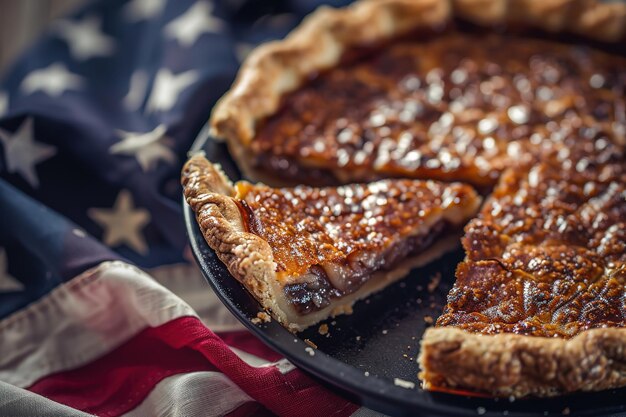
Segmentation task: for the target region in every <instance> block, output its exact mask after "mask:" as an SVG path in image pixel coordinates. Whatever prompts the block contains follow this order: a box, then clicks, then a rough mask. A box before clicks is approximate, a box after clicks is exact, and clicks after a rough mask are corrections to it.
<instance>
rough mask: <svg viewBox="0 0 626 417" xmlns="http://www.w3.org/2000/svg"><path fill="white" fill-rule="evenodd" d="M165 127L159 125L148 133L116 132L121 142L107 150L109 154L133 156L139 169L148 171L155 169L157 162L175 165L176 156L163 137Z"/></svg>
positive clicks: (169, 142)
mask: <svg viewBox="0 0 626 417" xmlns="http://www.w3.org/2000/svg"><path fill="white" fill-rule="evenodd" d="M166 130H167V127H166V126H165V125H159V126H157V127H156V128H155V129H154V130H152V131H150V132H145V133H140V132H125V131H123V130H118V131H117V132H118V134H119V135H120V136H121V137H122V138H123V139H122V141H121V142H118V143H116V144H115V145H113V146H111V147H110V148H109V153H111V154H122V155H135V158H137V162H139V165H140V166H141V169H143V170H144V172H145V171H149V170H152V169H155V168H156V166H157V164H158V162H159V161H161V160H162V161H166V162H169V163H171V164H174V163H176V161H177V160H178V158H177V157H176V154H175V153H174V152H173V151H172V150H171V149H170V148H168V147H167V146H166V144H171V143H172V140H171V138H169V137H168V136H166V135H165V132H166Z"/></svg>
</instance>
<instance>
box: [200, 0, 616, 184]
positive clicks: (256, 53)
mask: <svg viewBox="0 0 626 417" xmlns="http://www.w3.org/2000/svg"><path fill="white" fill-rule="evenodd" d="M453 18H461V19H463V20H466V21H468V22H470V23H472V24H475V25H478V26H483V27H501V26H503V25H505V24H511V25H512V26H514V27H525V26H527V27H532V28H536V29H539V30H542V31H546V32H549V33H572V34H575V35H581V36H584V37H587V38H589V39H593V40H598V41H603V42H616V41H619V40H622V39H624V38H626V3H621V2H613V3H606V2H600V1H597V0H538V1H537V0H519V1H515V2H510V1H506V0H361V1H359V2H356V3H354V4H352V5H350V6H348V7H345V8H342V9H334V8H330V7H321V8H319V9H318V10H317V11H315V12H314V13H312V14H311V15H310V16H308V17H307V18H306V19H305V20H304V21H303V22H302V23H301V24H300V25H299V26H298V27H297V28H296V29H295V30H293V31H292V32H291V33H290V34H289V35H288V36H287V37H286V38H285V39H283V40H280V41H274V42H268V43H266V44H263V45H261V46H259V47H257V48H256V49H255V50H253V51H252V52H251V53H250V55H249V56H248V57H247V59H246V60H245V62H244V63H243V65H242V66H241V69H240V70H239V73H238V75H237V78H236V79H235V81H234V83H233V85H232V86H231V88H230V89H229V91H228V92H227V93H226V94H225V95H224V96H223V97H222V98H221V99H220V100H219V101H218V103H217V104H216V105H215V107H214V108H213V111H212V114H211V118H210V126H211V133H212V135H213V136H214V137H215V138H216V139H225V140H226V141H227V144H228V147H229V150H230V152H231V154H232V155H233V157H234V158H235V160H236V161H237V163H238V166H239V167H240V168H241V169H242V170H243V172H244V174H245V175H246V177H248V178H250V179H254V180H258V181H266V182H271V183H274V184H280V183H288V182H285V179H284V178H283V179H281V178H277V176H272V174H271V173H269V172H266V171H264V170H262V169H259V168H257V167H255V166H253V165H252V164H251V162H250V161H252V160H254V159H253V158H252V156H253V155H252V154H251V151H250V149H249V144H250V143H251V141H252V140H253V139H254V136H255V134H256V128H257V124H258V123H259V122H260V121H262V120H264V119H266V118H267V117H269V116H271V115H273V114H274V113H275V112H276V111H277V110H278V109H279V107H280V104H281V99H282V97H283V96H284V95H286V94H287V93H289V92H292V91H294V90H296V89H297V88H299V87H300V86H302V85H303V84H305V83H306V82H307V80H308V78H309V77H310V76H311V75H312V74H315V73H317V72H320V71H324V70H327V69H329V68H332V67H334V66H336V65H337V64H339V63H340V62H341V60H342V58H343V55H344V53H345V52H346V51H348V50H350V48H353V47H362V46H368V45H377V44H380V43H381V42H385V41H387V40H390V39H393V38H395V37H399V36H402V35H404V34H407V33H410V32H411V31H415V30H418V29H421V28H424V29H434V30H438V29H440V28H442V27H445V25H446V24H447V23H448V22H449V21H451V20H452V19H453Z"/></svg>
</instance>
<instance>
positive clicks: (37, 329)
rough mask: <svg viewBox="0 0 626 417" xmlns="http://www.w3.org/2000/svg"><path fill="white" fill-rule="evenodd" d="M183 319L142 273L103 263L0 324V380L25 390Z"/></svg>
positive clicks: (173, 299) (185, 312) (180, 309)
mask: <svg viewBox="0 0 626 417" xmlns="http://www.w3.org/2000/svg"><path fill="white" fill-rule="evenodd" d="M184 316H196V314H195V312H194V311H193V310H192V309H191V307H189V305H187V304H186V303H185V302H184V301H183V300H181V299H180V298H178V297H177V296H176V295H174V294H173V293H171V292H170V291H169V290H167V289H166V288H164V287H163V286H161V285H159V284H158V283H157V282H155V281H154V280H153V279H152V278H150V277H149V276H148V275H146V274H145V273H144V272H142V271H140V270H139V269H137V268H135V267H133V266H130V265H128V264H126V263H123V262H118V261H116V262H104V263H102V264H100V265H99V266H97V267H95V268H93V269H90V270H89V271H86V272H84V273H82V274H81V275H79V276H78V277H76V278H74V279H73V280H71V281H69V282H68V283H65V284H62V285H60V286H59V287H57V288H55V289H54V290H52V291H51V292H50V293H49V294H47V295H46V296H44V297H43V298H41V299H40V300H38V301H36V302H34V303H33V304H31V305H29V306H28V307H26V308H25V309H23V310H20V311H18V312H17V313H15V314H13V315H11V316H9V317H8V318H6V319H4V320H2V321H1V322H0V334H1V335H2V337H1V338H0V352H2V355H0V380H2V381H5V382H8V383H10V384H13V385H17V386H19V387H27V386H29V385H31V384H33V383H34V382H35V381H37V380H38V379H40V378H42V377H44V376H46V375H49V374H51V373H54V372H59V371H63V370H67V369H72V368H76V367H78V366H81V365H84V364H86V363H89V362H91V361H92V360H94V359H96V358H98V357H100V356H102V355H103V354H105V353H107V352H109V351H111V350H112V349H114V348H115V347H117V346H119V345H120V344H122V343H124V342H125V341H127V340H128V339H130V338H131V337H133V336H134V335H135V334H137V333H138V332H139V331H141V330H143V329H145V328H146V327H156V326H160V325H162V324H164V323H167V322H169V321H171V320H173V319H176V318H179V317H184Z"/></svg>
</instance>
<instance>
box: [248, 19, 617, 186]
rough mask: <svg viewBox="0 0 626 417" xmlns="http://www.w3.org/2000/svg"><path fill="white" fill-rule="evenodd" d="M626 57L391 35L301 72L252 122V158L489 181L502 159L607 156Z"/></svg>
mask: <svg viewBox="0 0 626 417" xmlns="http://www.w3.org/2000/svg"><path fill="white" fill-rule="evenodd" d="M624 68H626V59H625V58H623V57H620V56H616V55H611V54H607V53H604V52H601V51H598V50H594V49H591V48H589V47H585V46H582V45H570V44H564V43H557V42H551V41H546V40H539V39H532V38H524V37H518V36H513V35H499V34H476V33H460V32H456V31H453V30H451V31H449V32H448V33H445V34H441V35H437V36H434V37H430V38H429V37H426V38H424V37H423V36H421V37H416V38H415V39H414V40H411V39H408V40H402V41H396V42H394V43H392V44H390V45H388V46H386V47H384V48H381V50H379V51H375V52H372V53H370V54H367V55H365V56H364V57H361V58H359V59H356V60H352V61H351V62H348V63H345V64H342V65H340V66H338V67H337V68H333V69H332V70H329V71H327V72H325V73H322V74H319V75H317V76H315V77H313V78H312V79H311V81H310V82H309V83H308V84H307V85H305V86H304V87H302V88H300V89H298V90H297V91H295V92H293V93H291V94H288V95H287V96H286V97H285V98H284V102H283V105H282V108H281V110H280V111H279V112H277V114H275V115H274V116H272V117H270V118H269V119H268V120H266V121H265V122H263V123H261V125H260V126H259V127H258V133H257V135H256V137H255V138H254V139H253V140H252V142H251V144H250V146H251V147H252V149H251V151H252V152H251V154H252V155H257V159H256V164H257V165H259V166H261V167H262V168H263V169H266V170H268V171H271V172H274V173H279V174H280V173H282V174H289V175H290V176H299V177H301V178H310V175H309V174H311V173H312V174H314V177H315V178H316V181H325V182H328V181H329V178H334V180H335V181H337V180H338V181H340V182H347V181H355V180H364V181H365V180H371V179H373V178H380V177H413V178H435V179H443V180H461V181H469V182H471V183H473V184H475V185H480V186H483V185H487V186H490V185H493V184H495V182H496V180H497V178H498V177H499V175H500V173H501V172H502V171H503V170H504V169H505V168H507V167H509V166H510V165H511V164H519V163H520V162H525V161H527V160H532V159H535V160H539V159H541V158H543V157H544V156H545V154H546V153H550V154H556V155H557V158H558V159H559V160H560V161H561V162H563V163H569V164H585V163H588V162H598V163H607V162H611V161H615V160H616V158H619V155H621V154H622V153H623V148H624V145H625V144H626V104H625V100H624V91H625V88H626V74H625V73H624Z"/></svg>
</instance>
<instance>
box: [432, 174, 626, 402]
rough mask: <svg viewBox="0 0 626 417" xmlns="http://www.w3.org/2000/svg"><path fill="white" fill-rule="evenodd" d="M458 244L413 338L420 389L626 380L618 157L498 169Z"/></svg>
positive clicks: (625, 243)
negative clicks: (438, 310)
mask: <svg viewBox="0 0 626 417" xmlns="http://www.w3.org/2000/svg"><path fill="white" fill-rule="evenodd" d="M463 246H464V247H465V250H466V254H467V257H466V260H465V261H464V262H463V263H461V264H460V265H459V266H458V269H457V274H456V277H457V281H456V283H455V285H454V288H453V289H452V290H451V292H450V294H449V296H448V304H447V306H446V308H445V311H444V314H443V315H442V316H441V317H440V318H439V319H438V321H437V327H436V328H431V329H429V330H428V331H427V332H426V334H425V336H424V338H423V341H422V350H421V357H420V364H421V367H422V371H423V372H422V377H423V378H424V381H425V384H426V386H427V387H429V388H435V387H439V388H441V387H448V388H459V387H462V388H470V389H474V390H481V391H485V392H488V393H491V394H495V395H506V396H508V395H514V396H524V395H528V394H536V395H543V396H550V395H556V394H561V393H565V392H570V391H575V390H600V389H606V388H611V387H616V386H622V385H625V384H626V163H624V162H622V163H621V164H614V165H611V164H609V165H603V166H587V167H586V168H585V169H584V170H578V169H576V167H569V168H567V167H566V168H564V167H563V166H562V165H561V164H560V163H541V164H538V165H535V166H533V167H532V168H530V170H528V171H525V170H512V171H509V172H508V173H506V174H505V175H504V176H503V177H502V178H501V180H500V183H499V185H498V187H497V188H496V190H495V192H494V193H493V194H492V196H491V197H490V198H489V200H488V201H487V203H486V204H485V206H484V207H483V208H482V210H481V212H480V214H479V216H478V217H477V218H476V219H474V220H472V221H471V222H470V223H469V224H468V226H467V227H466V234H465V237H464V238H463ZM529 336H533V337H529Z"/></svg>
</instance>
